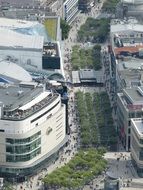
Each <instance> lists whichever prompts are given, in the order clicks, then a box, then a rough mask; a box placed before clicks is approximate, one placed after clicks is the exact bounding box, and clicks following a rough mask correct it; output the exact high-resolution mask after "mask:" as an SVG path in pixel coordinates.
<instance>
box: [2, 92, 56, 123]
mask: <svg viewBox="0 0 143 190" xmlns="http://www.w3.org/2000/svg"><path fill="white" fill-rule="evenodd" d="M58 96H59V95H58V94H54V95H52V94H50V95H48V96H47V97H46V98H44V99H43V100H42V101H40V102H38V103H37V104H35V105H33V106H32V107H30V108H29V109H27V110H20V109H17V110H14V111H11V112H8V111H5V112H4V115H3V116H2V119H4V120H15V121H18V120H23V119H26V118H27V117H29V116H31V115H33V114H35V113H36V112H38V111H40V110H42V109H43V108H44V107H46V106H48V105H50V104H51V103H52V102H53V101H55V100H56V99H57V97H58Z"/></svg>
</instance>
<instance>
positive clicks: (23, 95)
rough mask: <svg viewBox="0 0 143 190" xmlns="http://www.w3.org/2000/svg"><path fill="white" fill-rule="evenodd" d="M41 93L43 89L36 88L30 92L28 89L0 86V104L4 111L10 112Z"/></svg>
mask: <svg viewBox="0 0 143 190" xmlns="http://www.w3.org/2000/svg"><path fill="white" fill-rule="evenodd" d="M42 92H43V87H37V88H34V89H32V90H31V88H29V87H27V88H26V87H19V86H16V85H15V86H11V85H10V86H7V85H3V86H0V102H2V103H3V104H4V109H6V110H7V111H10V110H11V111H12V110H15V109H17V108H19V107H20V106H22V105H25V104H26V103H28V102H30V101H32V99H34V98H36V97H38V96H39V95H40V94H41V93H42Z"/></svg>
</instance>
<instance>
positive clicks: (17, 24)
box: [0, 17, 51, 42]
mask: <svg viewBox="0 0 143 190" xmlns="http://www.w3.org/2000/svg"><path fill="white" fill-rule="evenodd" d="M0 29H1V30H4V29H5V32H7V33H8V31H9V30H10V31H12V32H15V35H16V33H17V35H18V34H23V35H28V36H37V37H39V36H40V37H42V38H43V37H44V41H45V42H47V41H51V39H50V37H49V36H48V32H47V31H46V29H45V27H44V25H42V24H41V23H39V22H37V21H27V20H19V19H9V18H3V17H2V18H0ZM6 30H7V31H6ZM2 34H3V33H2ZM2 34H1V35H2ZM13 35H14V33H13Z"/></svg>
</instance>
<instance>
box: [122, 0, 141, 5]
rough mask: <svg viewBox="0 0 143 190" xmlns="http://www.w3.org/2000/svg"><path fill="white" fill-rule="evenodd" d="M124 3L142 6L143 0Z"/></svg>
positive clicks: (127, 0)
mask: <svg viewBox="0 0 143 190" xmlns="http://www.w3.org/2000/svg"><path fill="white" fill-rule="evenodd" d="M122 3H127V4H135V5H142V4H143V1H142V0H122Z"/></svg>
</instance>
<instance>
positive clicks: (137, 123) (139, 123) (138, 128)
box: [131, 118, 143, 137]
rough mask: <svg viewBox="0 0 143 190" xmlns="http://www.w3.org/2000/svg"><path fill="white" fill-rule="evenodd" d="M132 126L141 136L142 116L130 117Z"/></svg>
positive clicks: (142, 127) (142, 133) (142, 132)
mask: <svg viewBox="0 0 143 190" xmlns="http://www.w3.org/2000/svg"><path fill="white" fill-rule="evenodd" d="M131 121H132V123H133V126H134V128H135V129H136V131H137V133H138V134H139V135H140V136H141V137H143V119H142V118H133V119H131Z"/></svg>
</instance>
